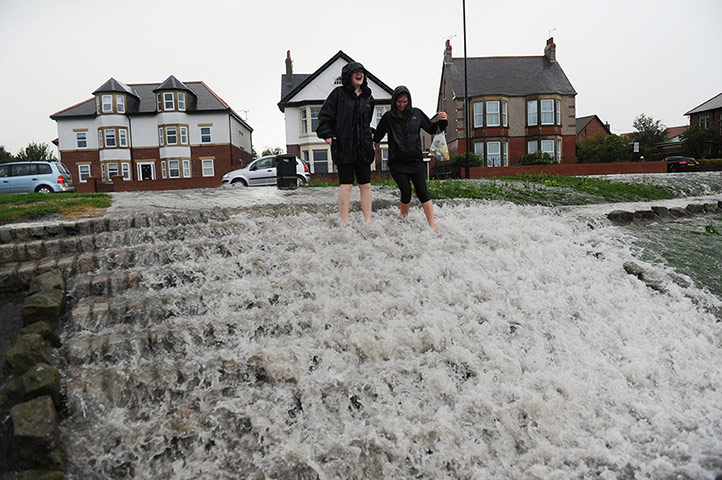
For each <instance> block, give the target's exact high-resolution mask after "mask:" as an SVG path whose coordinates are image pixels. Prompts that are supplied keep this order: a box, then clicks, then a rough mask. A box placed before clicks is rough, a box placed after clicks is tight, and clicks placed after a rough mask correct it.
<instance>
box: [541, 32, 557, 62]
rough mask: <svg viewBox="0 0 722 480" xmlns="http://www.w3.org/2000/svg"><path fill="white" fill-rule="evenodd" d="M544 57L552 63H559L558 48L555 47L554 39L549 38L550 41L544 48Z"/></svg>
mask: <svg viewBox="0 0 722 480" xmlns="http://www.w3.org/2000/svg"><path fill="white" fill-rule="evenodd" d="M544 56H545V57H547V60H549V61H550V62H552V63H554V62H556V61H557V46H556V45H554V37H549V40H547V46H546V47H544Z"/></svg>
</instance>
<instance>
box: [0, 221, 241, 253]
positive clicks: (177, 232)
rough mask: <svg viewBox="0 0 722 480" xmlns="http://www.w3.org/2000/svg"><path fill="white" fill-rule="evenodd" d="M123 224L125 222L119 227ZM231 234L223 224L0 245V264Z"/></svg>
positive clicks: (130, 230) (129, 229)
mask: <svg viewBox="0 0 722 480" xmlns="http://www.w3.org/2000/svg"><path fill="white" fill-rule="evenodd" d="M109 223H112V222H109ZM125 223H129V222H124V223H123V224H125ZM119 225H121V224H119ZM233 232H234V227H233V226H232V225H231V224H230V223H229V222H227V220H224V221H217V220H212V221H208V222H199V223H194V224H187V225H184V224H176V225H172V226H163V225H159V226H150V227H139V226H131V225H127V226H126V228H117V229H113V230H108V231H102V232H95V233H83V234H77V235H74V236H61V237H58V238H51V239H39V240H38V239H36V240H28V241H19V242H14V243H6V244H0V259H1V260H0V264H7V263H17V262H26V261H32V260H48V259H52V258H57V257H60V256H64V255H76V254H81V253H91V252H96V251H102V250H110V249H115V248H122V247H127V246H133V245H141V244H163V243H166V242H169V241H175V240H186V239H191V238H199V237H201V238H202V237H210V238H222V237H224V236H228V235H232V234H233Z"/></svg>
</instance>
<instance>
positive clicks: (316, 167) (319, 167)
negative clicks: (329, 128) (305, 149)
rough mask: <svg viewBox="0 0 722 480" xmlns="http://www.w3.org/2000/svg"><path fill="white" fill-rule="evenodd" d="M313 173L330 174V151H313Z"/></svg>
mask: <svg viewBox="0 0 722 480" xmlns="http://www.w3.org/2000/svg"><path fill="white" fill-rule="evenodd" d="M311 153H312V154H313V173H328V150H327V149H325V148H324V149H319V150H313V151H312V152H311Z"/></svg>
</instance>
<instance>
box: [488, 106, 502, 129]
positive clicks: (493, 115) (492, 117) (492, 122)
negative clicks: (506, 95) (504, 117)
mask: <svg viewBox="0 0 722 480" xmlns="http://www.w3.org/2000/svg"><path fill="white" fill-rule="evenodd" d="M494 109H496V111H494ZM499 110H500V108H499V100H489V101H487V102H486V126H487V127H498V126H499V125H501V123H500V120H501V119H500V115H499Z"/></svg>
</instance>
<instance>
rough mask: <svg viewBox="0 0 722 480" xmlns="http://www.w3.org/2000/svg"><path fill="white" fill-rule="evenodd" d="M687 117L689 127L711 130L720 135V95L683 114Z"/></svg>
mask: <svg viewBox="0 0 722 480" xmlns="http://www.w3.org/2000/svg"><path fill="white" fill-rule="evenodd" d="M685 115H687V116H689V125H690V126H694V125H696V126H698V127H700V128H712V129H713V130H714V131H715V132H716V133H717V134H719V135H722V93H720V94H719V95H717V96H714V97H712V98H710V99H709V100H707V101H706V102H704V103H702V104H701V105H699V106H697V107H694V108H693V109H692V110H690V111H688V112H687V113H685Z"/></svg>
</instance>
